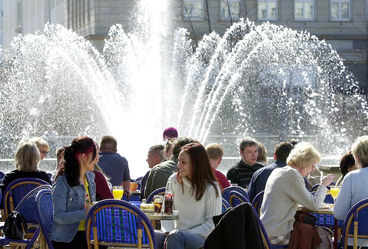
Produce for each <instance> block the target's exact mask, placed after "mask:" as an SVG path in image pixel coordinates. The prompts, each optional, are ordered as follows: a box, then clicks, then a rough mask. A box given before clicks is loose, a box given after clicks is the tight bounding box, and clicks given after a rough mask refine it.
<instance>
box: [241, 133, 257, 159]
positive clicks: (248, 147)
mask: <svg viewBox="0 0 368 249" xmlns="http://www.w3.org/2000/svg"><path fill="white" fill-rule="evenodd" d="M239 150H240V156H241V158H242V160H243V162H245V163H246V164H248V165H250V166H252V165H254V164H255V163H256V162H257V157H258V142H257V140H255V139H254V138H251V137H245V138H243V139H242V140H241V141H240V144H239Z"/></svg>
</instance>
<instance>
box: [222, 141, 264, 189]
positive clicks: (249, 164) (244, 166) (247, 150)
mask: <svg viewBox="0 0 368 249" xmlns="http://www.w3.org/2000/svg"><path fill="white" fill-rule="evenodd" d="M239 150H240V156H241V160H240V162H238V163H237V164H236V165H235V166H233V167H232V168H231V169H230V170H229V171H228V172H227V175H226V177H227V179H228V180H230V181H231V183H232V184H234V183H235V184H238V186H240V187H242V188H247V187H248V184H249V182H250V180H251V178H252V176H253V173H254V172H256V171H257V170H258V169H260V168H262V167H263V166H264V165H263V164H260V163H257V157H258V143H257V141H256V140H255V139H253V138H251V137H245V138H243V139H242V140H241V141H240V144H239Z"/></svg>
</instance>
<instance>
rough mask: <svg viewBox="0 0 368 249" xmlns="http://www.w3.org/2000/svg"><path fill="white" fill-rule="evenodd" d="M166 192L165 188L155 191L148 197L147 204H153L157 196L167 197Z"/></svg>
mask: <svg viewBox="0 0 368 249" xmlns="http://www.w3.org/2000/svg"><path fill="white" fill-rule="evenodd" d="M165 191H166V188H165V187H162V188H158V189H155V190H154V191H153V192H152V193H151V194H150V195H149V196H148V197H147V203H151V202H152V201H153V197H154V196H155V195H165Z"/></svg>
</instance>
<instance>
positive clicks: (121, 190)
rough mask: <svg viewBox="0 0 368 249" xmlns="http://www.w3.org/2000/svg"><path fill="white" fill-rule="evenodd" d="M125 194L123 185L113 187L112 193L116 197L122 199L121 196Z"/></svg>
mask: <svg viewBox="0 0 368 249" xmlns="http://www.w3.org/2000/svg"><path fill="white" fill-rule="evenodd" d="M123 194H124V188H123V186H113V187H112V195H113V196H114V199H116V200H121V198H123Z"/></svg>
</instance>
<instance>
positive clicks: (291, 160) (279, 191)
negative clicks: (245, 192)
mask: <svg viewBox="0 0 368 249" xmlns="http://www.w3.org/2000/svg"><path fill="white" fill-rule="evenodd" d="M320 159H321V155H320V154H319V153H318V151H317V150H316V149H315V148H314V147H313V146H312V145H310V144H308V143H305V142H301V143H298V144H297V145H296V146H295V148H294V149H293V150H292V151H291V152H290V154H289V156H288V158H287V160H286V163H287V166H285V167H282V168H277V169H275V170H274V171H273V172H272V173H271V175H270V177H269V178H268V180H267V183H266V188H265V192H264V198H263V202H262V207H261V220H262V223H263V224H264V226H265V228H266V231H267V234H268V235H269V236H270V241H271V243H272V244H277V245H287V244H289V241H290V238H291V232H292V231H293V224H294V221H295V219H294V215H295V213H296V211H297V207H298V205H299V204H301V205H303V206H304V207H306V208H308V209H310V210H316V209H318V208H319V207H320V206H321V205H322V202H323V200H324V198H325V196H326V192H327V188H326V186H328V185H329V184H330V183H331V182H332V180H333V175H332V174H329V175H327V176H326V177H324V178H323V179H322V187H320V188H318V190H317V191H316V192H315V194H314V195H313V194H312V193H310V192H309V191H308V189H307V188H306V187H305V183H304V179H303V177H305V176H307V175H308V174H309V173H311V172H312V171H313V170H314V169H315V164H317V163H318V162H319V161H320Z"/></svg>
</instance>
